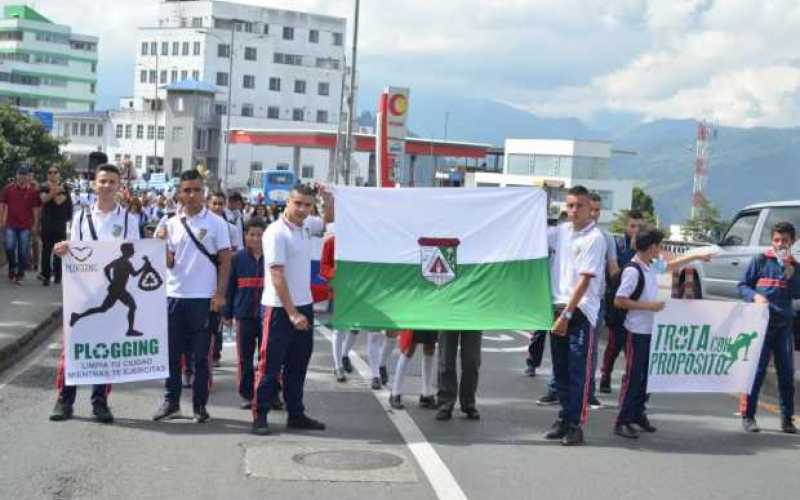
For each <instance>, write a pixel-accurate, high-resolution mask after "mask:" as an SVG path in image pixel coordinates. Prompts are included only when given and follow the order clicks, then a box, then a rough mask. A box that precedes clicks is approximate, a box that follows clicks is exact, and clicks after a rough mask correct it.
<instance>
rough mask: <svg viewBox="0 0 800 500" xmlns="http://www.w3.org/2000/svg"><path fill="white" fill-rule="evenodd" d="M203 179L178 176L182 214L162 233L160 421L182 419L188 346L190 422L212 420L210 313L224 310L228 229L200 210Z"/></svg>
mask: <svg viewBox="0 0 800 500" xmlns="http://www.w3.org/2000/svg"><path fill="white" fill-rule="evenodd" d="M203 190H204V187H203V178H202V177H201V176H200V173H199V172H198V171H197V170H187V171H185V172H183V173H182V174H181V177H180V185H179V186H178V193H179V196H180V201H181V205H182V207H183V208H182V210H181V211H180V212H178V213H177V214H175V216H173V217H171V218H169V219H168V220H167V221H166V224H165V225H164V229H163V230H162V232H161V236H163V237H164V238H165V239H166V241H167V301H168V315H169V323H168V334H169V378H168V379H167V380H166V382H165V387H166V393H165V395H164V402H163V403H162V404H161V406H160V407H159V409H158V410H157V411H156V413H155V414H154V415H153V420H162V419H166V418H171V417H175V416H177V415H179V414H180V411H181V407H180V400H181V388H182V385H181V363H180V359H181V354H183V352H184V346H186V345H190V346H191V351H192V354H193V356H187V359H193V361H194V377H195V378H194V383H193V384H192V391H193V397H192V406H193V414H194V421H195V422H196V423H203V422H206V421H208V419H209V418H210V417H209V415H208V412H207V411H206V403H207V402H208V392H209V376H210V367H209V366H210V363H209V357H210V356H209V349H210V347H211V334H210V332H209V330H208V322H209V317H210V314H211V312H212V311H213V312H220V311H221V310H222V308H223V307H224V306H225V288H226V286H227V284H228V273H229V271H230V263H231V250H230V248H231V241H230V233H229V231H228V223H227V222H225V220H224V219H223V218H222V217H219V216H218V215H214V214H213V213H211V211H210V210H208V209H207V208H206V207H205V205H204V198H203Z"/></svg>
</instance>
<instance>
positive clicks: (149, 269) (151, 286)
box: [138, 257, 164, 292]
mask: <svg viewBox="0 0 800 500" xmlns="http://www.w3.org/2000/svg"><path fill="white" fill-rule="evenodd" d="M142 259H143V260H144V266H142V270H141V271H142V276H141V277H140V278H139V284H138V286H139V289H140V290H142V291H144V292H152V291H154V290H158V289H159V288H160V287H161V285H162V284H164V280H163V278H161V275H160V274H158V271H156V270H155V268H154V267H153V265H152V264H151V263H150V259H148V258H147V257H142Z"/></svg>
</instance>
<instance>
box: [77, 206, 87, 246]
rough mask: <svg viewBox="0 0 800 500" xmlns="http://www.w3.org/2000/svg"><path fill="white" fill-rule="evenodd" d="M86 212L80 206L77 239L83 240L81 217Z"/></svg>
mask: <svg viewBox="0 0 800 500" xmlns="http://www.w3.org/2000/svg"><path fill="white" fill-rule="evenodd" d="M85 213H86V208H81V218H80V219H79V220H78V239H79V240H81V241H83V217H84V215H85Z"/></svg>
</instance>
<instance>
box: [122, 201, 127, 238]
mask: <svg viewBox="0 0 800 500" xmlns="http://www.w3.org/2000/svg"><path fill="white" fill-rule="evenodd" d="M123 225H124V227H125V229H123V231H122V239H123V240H127V239H128V209H127V208H126V209H125V223H124V224H123Z"/></svg>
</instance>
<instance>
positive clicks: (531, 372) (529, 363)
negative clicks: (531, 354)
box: [525, 358, 536, 377]
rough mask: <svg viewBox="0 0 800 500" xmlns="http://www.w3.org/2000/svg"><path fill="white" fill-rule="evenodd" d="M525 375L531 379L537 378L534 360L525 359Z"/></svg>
mask: <svg viewBox="0 0 800 500" xmlns="http://www.w3.org/2000/svg"><path fill="white" fill-rule="evenodd" d="M525 365H526V366H525V375H527V376H529V377H535V376H536V365H534V364H533V360H531V359H529V358H525Z"/></svg>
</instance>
